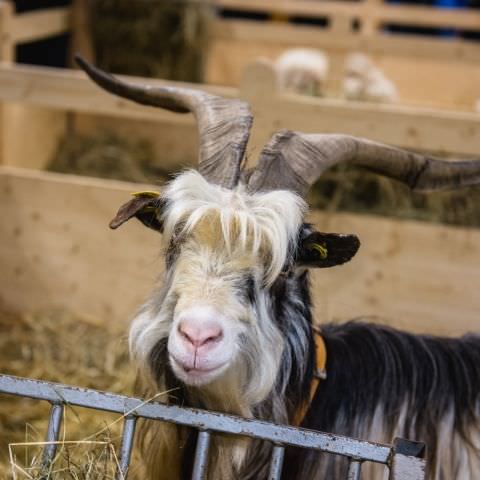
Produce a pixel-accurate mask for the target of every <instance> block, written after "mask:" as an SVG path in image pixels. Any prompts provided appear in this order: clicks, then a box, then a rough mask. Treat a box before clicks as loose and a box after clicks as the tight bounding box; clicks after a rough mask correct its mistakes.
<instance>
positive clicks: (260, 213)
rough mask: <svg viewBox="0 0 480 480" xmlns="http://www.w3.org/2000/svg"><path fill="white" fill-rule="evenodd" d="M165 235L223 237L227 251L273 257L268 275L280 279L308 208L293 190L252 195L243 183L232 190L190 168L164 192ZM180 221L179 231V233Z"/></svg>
mask: <svg viewBox="0 0 480 480" xmlns="http://www.w3.org/2000/svg"><path fill="white" fill-rule="evenodd" d="M163 195H164V198H165V199H166V201H167V202H166V205H167V207H166V208H165V211H164V214H163V221H164V237H165V240H166V241H167V242H169V241H170V240H171V238H172V236H173V234H174V233H175V234H178V233H183V234H192V235H195V234H197V236H198V235H200V236H201V232H205V229H206V228H208V229H209V235H208V236H209V237H210V238H215V239H217V240H220V239H221V240H222V244H223V246H225V248H227V249H228V250H229V251H233V250H237V251H238V250H239V249H240V250H243V251H245V250H247V249H248V250H249V252H251V253H255V254H256V253H258V252H260V251H261V252H262V253H263V254H267V255H268V257H269V265H268V268H267V276H272V277H276V275H278V273H280V271H281V269H282V268H283V265H284V264H285V262H286V261H287V259H288V256H289V254H290V253H291V249H292V245H294V241H295V239H296V237H297V235H298V231H299V228H300V226H301V225H302V222H303V217H304V215H305V213H306V210H307V205H306V203H305V202H304V200H303V199H302V198H301V197H299V196H298V195H296V194H295V193H292V192H290V191H281V190H277V191H271V192H266V193H254V194H250V193H248V192H247V191H246V190H245V188H244V186H243V185H239V186H238V187H237V188H235V189H234V190H228V189H225V188H223V187H220V186H218V185H213V184H210V183H208V182H207V181H206V180H205V179H204V178H203V177H202V176H201V175H200V174H199V173H198V172H196V171H187V172H184V173H182V174H180V175H179V176H178V177H177V178H175V179H174V180H173V181H172V182H170V183H169V184H168V186H167V188H166V189H165V191H164V194H163ZM180 225H181V232H179V231H178V228H179V226H180Z"/></svg>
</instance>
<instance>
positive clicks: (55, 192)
mask: <svg viewBox="0 0 480 480" xmlns="http://www.w3.org/2000/svg"><path fill="white" fill-rule="evenodd" d="M151 188H152V187H151V186H142V185H138V184H128V183H124V182H116V181H111V180H110V181H109V180H100V179H91V178H84V177H77V176H72V175H60V174H53V173H48V172H38V171H29V170H25V169H14V168H0V218H2V222H0V238H2V243H1V245H0V265H2V275H1V276H0V302H2V303H3V304H4V305H6V306H8V307H11V308H15V309H18V310H23V311H36V310H42V309H52V308H65V309H68V310H70V311H73V312H76V313H80V314H85V315H90V316H93V317H94V318H97V319H98V320H99V321H104V322H105V323H113V322H115V323H119V322H125V323H126V322H127V321H128V320H129V319H130V318H131V315H132V314H133V313H134V312H135V311H136V310H137V308H138V306H139V305H140V304H141V303H142V302H143V301H144V299H145V298H146V296H147V294H148V292H149V291H150V290H151V289H152V287H153V285H154V284H155V282H156V279H157V278H158V275H159V273H160V272H161V271H162V269H163V261H162V258H161V256H159V250H160V242H161V239H160V236H159V235H158V234H157V233H155V232H153V231H151V230H149V229H147V228H145V227H144V226H143V225H141V224H140V222H137V221H132V222H127V223H126V224H125V225H124V226H122V227H121V228H120V229H119V230H118V231H112V230H110V229H109V228H108V222H109V220H110V219H111V218H112V216H113V215H114V214H115V212H116V210H117V208H118V206H119V205H120V204H121V203H123V202H125V201H126V199H128V198H129V196H130V192H132V191H136V190H141V189H151ZM153 188H158V187H153ZM309 220H311V221H312V222H313V223H314V224H315V225H316V226H317V227H318V228H319V229H321V230H323V231H337V232H345V233H356V234H358V235H359V237H360V239H361V242H362V246H361V248H360V251H359V253H358V255H356V256H355V258H354V259H353V260H352V261H351V262H349V263H347V264H345V265H343V266H340V267H336V268H331V269H330V268H329V269H318V270H316V271H314V272H312V274H313V289H312V297H313V301H314V305H315V307H316V310H315V318H316V319H317V321H323V322H326V321H332V320H347V319H351V318H357V317H359V316H362V315H372V314H374V315H375V318H372V319H370V320H373V321H377V322H379V321H380V322H382V323H387V324H390V325H392V326H396V327H401V328H405V329H408V330H413V331H417V332H419V331H420V332H429V333H437V334H446V335H452V334H460V333H464V332H467V331H476V330H478V311H479V310H480V296H479V295H478V294H477V293H478V292H477V289H478V288H477V287H478V279H479V278H480V231H478V230H475V229H460V228H452V227H446V226H439V225H431V224H430V225H429V224H424V223H420V222H407V221H398V220H392V219H386V218H380V217H369V216H361V215H346V214H335V215H328V214H325V213H321V212H317V211H315V212H313V213H312V215H311V216H310V218H309ZM140 246H141V247H140Z"/></svg>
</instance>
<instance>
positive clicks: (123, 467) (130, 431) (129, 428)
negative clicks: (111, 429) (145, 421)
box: [115, 415, 137, 480]
mask: <svg viewBox="0 0 480 480" xmlns="http://www.w3.org/2000/svg"><path fill="white" fill-rule="evenodd" d="M136 424H137V417H136V416H135V415H127V416H126V417H125V420H124V422H123V433H122V443H121V445H120V460H119V465H118V469H117V474H116V477H115V478H116V479H117V480H125V479H126V478H127V473H128V467H129V466H130V458H131V456H132V449H133V442H134V437H135V426H136Z"/></svg>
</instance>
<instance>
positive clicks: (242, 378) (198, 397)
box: [130, 295, 288, 479]
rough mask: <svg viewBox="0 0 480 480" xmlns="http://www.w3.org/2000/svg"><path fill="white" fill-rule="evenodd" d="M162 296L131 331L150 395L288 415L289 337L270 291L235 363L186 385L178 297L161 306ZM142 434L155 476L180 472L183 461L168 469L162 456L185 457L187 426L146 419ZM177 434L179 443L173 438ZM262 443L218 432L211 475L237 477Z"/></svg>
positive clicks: (247, 413)
mask: <svg viewBox="0 0 480 480" xmlns="http://www.w3.org/2000/svg"><path fill="white" fill-rule="evenodd" d="M157 298H158V297H157ZM157 302H158V300H157ZM157 302H155V304H147V305H146V306H145V308H144V309H143V310H142V311H141V312H140V313H139V315H138V316H137V317H136V318H135V320H134V322H133V324H132V328H131V331H130V348H131V353H132V356H133V358H134V359H135V360H136V362H137V367H138V372H139V388H140V389H141V393H142V394H143V395H144V396H146V397H147V398H151V397H154V396H156V395H158V394H159V392H160V393H161V392H169V393H166V396H165V397H164V396H162V395H159V396H158V400H159V401H162V402H166V403H173V404H180V405H185V406H190V407H195V408H206V409H209V410H214V411H220V412H224V413H229V414H234V415H240V416H242V417H245V418H252V417H256V418H263V419H265V420H273V421H276V422H280V423H286V422H287V421H288V419H287V414H286V409H285V405H284V402H283V401H280V399H282V398H283V397H282V395H281V392H276V388H275V383H276V380H277V376H278V372H279V370H280V368H281V357H282V352H283V337H282V335H281V332H280V330H279V329H278V327H277V325H276V324H275V322H274V321H273V320H272V319H271V318H270V317H269V316H268V314H267V312H268V307H267V302H266V297H263V298H262V296H260V298H257V299H256V301H255V304H254V306H252V315H253V314H254V315H256V317H255V318H253V319H252V322H250V325H249V328H248V329H246V331H245V332H244V333H242V334H241V335H239V337H238V339H237V344H238V348H237V349H236V350H237V353H236V357H235V358H234V359H232V363H231V365H230V367H229V368H228V369H227V370H226V372H224V373H223V374H222V375H221V376H220V377H218V378H216V379H214V380H213V381H212V382H210V383H209V384H207V385H203V386H201V387H195V386H190V385H186V384H185V383H183V382H182V381H181V380H179V379H178V378H177V377H176V376H175V374H174V373H173V370H172V369H171V367H170V364H169V354H168V348H167V342H168V336H169V332H170V328H171V325H172V320H171V319H172V317H173V311H174V309H175V299H174V298H171V297H170V296H169V295H164V296H163V304H162V305H161V308H158V307H157V308H155V306H156V305H158V303H157ZM167 395H168V397H167ZM141 436H142V440H143V441H142V443H143V449H142V450H143V452H144V458H145V459H146V463H147V464H148V470H149V475H151V478H158V479H164V478H179V476H180V473H179V472H180V468H181V467H180V466H179V465H177V466H176V467H172V468H173V469H172V470H169V471H168V472H164V471H162V468H161V467H159V465H158V462H160V461H164V460H162V459H165V461H167V460H166V459H176V460H174V461H173V462H170V461H168V462H169V463H175V462H177V463H179V464H181V463H182V453H181V452H182V445H184V444H186V442H187V440H186V438H187V437H188V434H187V433H186V432H185V428H184V427H180V426H174V425H168V424H159V423H157V422H145V423H144V426H143V431H142V434H141ZM175 438H177V439H178V443H175V442H174V441H173V439H175ZM182 439H183V440H182ZM259 448H260V445H257V444H256V443H255V445H253V444H252V445H251V441H247V440H245V439H234V438H230V437H228V436H220V435H218V436H216V437H215V439H214V441H213V443H212V449H211V464H210V472H211V475H209V478H215V479H216V478H234V477H235V476H236V475H237V474H238V472H240V471H242V470H243V468H242V465H243V464H244V462H245V459H246V457H248V458H249V457H250V453H248V452H255V451H256V450H258V449H259ZM256 453H257V454H258V453H259V452H258V451H257V452H256ZM267 457H268V456H267V455H266V454H265V458H267ZM214 459H215V460H214ZM149 478H150V477H149Z"/></svg>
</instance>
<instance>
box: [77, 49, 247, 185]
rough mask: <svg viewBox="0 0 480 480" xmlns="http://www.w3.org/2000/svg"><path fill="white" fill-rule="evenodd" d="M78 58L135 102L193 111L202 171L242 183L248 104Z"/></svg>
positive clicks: (93, 74)
mask: <svg viewBox="0 0 480 480" xmlns="http://www.w3.org/2000/svg"><path fill="white" fill-rule="evenodd" d="M75 60H76V61H77V63H78V64H79V65H80V67H81V68H82V69H83V70H84V71H85V72H86V73H87V75H88V76H89V77H90V78H91V79H92V80H93V81H94V82H95V83H96V84H97V85H99V86H100V87H102V88H104V89H105V90H107V91H109V92H110V93H113V94H115V95H118V96H120V97H125V98H128V99H129V100H133V101H134V102H137V103H141V104H143V105H150V106H153V107H160V108H165V109H167V110H171V111H174V112H178V113H188V112H192V113H193V114H194V115H195V118H196V120H197V124H198V132H199V137H200V152H199V161H198V164H199V165H198V170H199V171H200V173H201V174H202V175H203V176H204V177H205V178H206V179H207V180H209V181H211V182H213V183H216V184H219V185H222V186H224V187H226V188H232V187H234V186H235V185H236V184H237V183H238V179H239V176H240V166H241V162H242V159H243V155H244V152H245V148H246V146H247V142H248V137H249V134H250V127H251V125H252V121H253V116H252V114H251V111H250V107H249V105H248V104H247V103H245V102H242V101H241V100H231V99H227V98H222V97H217V96H216V95H211V94H209V93H205V92H201V91H199V90H193V89H190V88H180V87H154V86H149V85H136V84H132V83H128V82H125V81H123V80H120V79H118V78H116V77H114V76H112V75H110V74H108V73H106V72H104V71H102V70H100V69H98V68H96V67H94V66H93V65H91V64H90V63H88V62H87V61H85V60H84V59H83V58H82V57H80V56H78V55H77V56H75Z"/></svg>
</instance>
